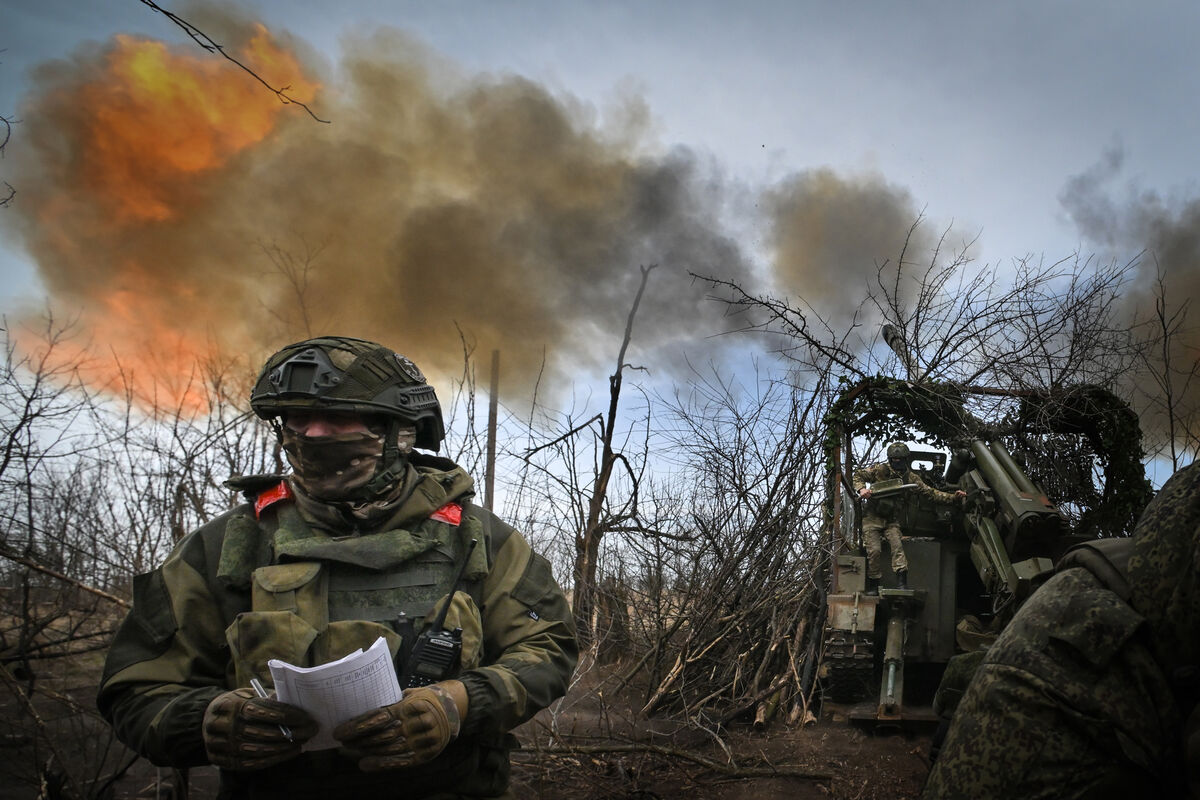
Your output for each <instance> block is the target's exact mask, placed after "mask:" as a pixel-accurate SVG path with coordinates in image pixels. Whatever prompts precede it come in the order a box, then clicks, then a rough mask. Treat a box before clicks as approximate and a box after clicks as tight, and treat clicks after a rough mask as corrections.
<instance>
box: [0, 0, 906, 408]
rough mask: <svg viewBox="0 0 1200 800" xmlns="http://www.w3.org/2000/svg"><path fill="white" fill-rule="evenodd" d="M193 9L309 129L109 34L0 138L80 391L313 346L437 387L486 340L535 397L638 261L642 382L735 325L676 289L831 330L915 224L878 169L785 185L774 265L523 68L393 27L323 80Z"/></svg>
mask: <svg viewBox="0 0 1200 800" xmlns="http://www.w3.org/2000/svg"><path fill="white" fill-rule="evenodd" d="M189 14H192V15H193V18H194V20H195V21H196V22H197V23H199V24H200V25H201V26H202V27H203V29H204V30H206V31H209V32H210V33H213V34H215V36H216V38H218V39H219V40H220V41H221V42H222V44H224V45H225V46H226V48H227V50H228V51H229V52H230V53H232V54H234V55H236V57H238V58H239V60H241V61H242V62H243V63H245V64H246V65H247V66H249V67H251V68H252V69H254V70H255V71H256V72H257V73H258V74H259V75H261V76H262V77H263V78H264V79H265V80H266V81H267V82H269V83H271V84H272V85H274V86H287V87H288V92H289V95H290V96H291V97H293V98H295V99H296V100H298V101H300V102H303V103H306V104H310V105H311V106H312V107H313V108H314V109H315V110H316V111H317V112H319V114H320V116H321V117H322V118H324V119H329V120H331V122H330V124H322V123H319V122H316V121H314V120H313V119H312V118H310V117H309V116H308V115H306V114H304V113H303V111H302V110H300V109H298V108H296V107H295V106H291V107H289V106H288V105H285V104H281V103H278V102H276V100H275V98H273V97H272V96H271V95H270V93H269V92H267V91H266V90H265V89H264V88H263V87H262V86H261V85H260V84H259V83H256V82H255V81H254V80H253V79H251V78H250V77H249V76H247V75H246V74H245V73H244V72H242V71H240V70H238V69H236V68H235V67H234V66H232V65H231V64H229V63H228V62H226V61H224V60H222V59H220V58H216V57H213V56H210V55H208V54H205V53H203V52H201V51H199V50H198V49H197V48H195V47H194V46H192V45H190V44H189V45H186V46H180V47H168V46H166V45H164V44H162V43H160V42H157V41H151V40H146V39H141V38H136V37H128V36H118V37H116V38H114V40H112V41H110V42H108V43H106V44H104V45H94V46H90V47H88V48H85V49H83V50H81V51H79V52H77V53H75V54H74V55H73V56H72V57H71V58H69V59H66V60H62V61H57V62H53V63H50V64H46V65H44V66H43V67H42V68H41V69H40V71H39V72H38V74H37V76H36V90H35V91H34V92H33V94H32V96H31V97H30V98H29V100H28V102H27V104H26V107H25V108H23V109H22V113H21V115H22V119H23V120H24V124H23V125H22V129H21V134H22V136H23V137H24V141H23V143H14V145H13V147H12V148H10V151H9V152H10V154H11V157H12V159H13V161H15V162H16V164H15V165H14V166H15V173H14V174H15V178H16V180H18V181H20V183H19V185H20V189H21V202H20V203H18V204H17V205H16V206H15V208H14V209H13V213H11V214H6V215H4V216H5V219H4V220H2V222H3V224H7V225H9V226H12V227H14V228H16V229H17V230H19V232H20V233H21V236H22V238H23V241H24V243H25V246H26V248H27V249H28V251H29V252H30V253H31V254H32V256H33V257H34V259H35V261H36V263H37V265H38V269H39V271H40V274H41V277H42V280H43V283H44V284H45V286H46V287H47V289H48V291H49V292H50V294H51V298H52V302H53V303H54V305H55V306H56V307H58V308H60V309H64V310H65V311H66V313H68V314H70V315H76V314H78V315H79V316H80V322H81V325H82V326H83V328H84V329H85V330H86V331H87V332H88V334H89V336H90V338H91V351H90V352H91V354H92V357H93V358H94V359H95V361H94V362H93V363H95V364H96V365H97V368H96V370H97V375H98V378H97V379H98V380H102V379H105V378H106V377H108V378H111V377H112V376H113V375H117V374H120V375H122V376H124V377H128V376H129V375H130V374H131V373H132V374H133V375H134V376H135V378H137V377H138V376H142V377H143V378H145V377H146V376H150V377H152V378H154V380H155V381H156V384H157V386H158V388H159V389H160V391H161V390H162V387H164V386H167V387H168V389H169V392H173V393H175V394H179V393H181V392H182V393H186V389H177V388H176V389H170V388H169V387H170V384H171V383H172V381H175V382H176V383H179V384H180V385H184V384H186V380H187V377H186V376H189V375H191V374H193V370H194V365H195V364H196V363H197V359H200V360H202V361H206V362H210V363H211V362H214V361H215V363H217V364H218V365H227V364H237V365H238V368H239V369H241V370H243V371H244V372H250V373H251V374H252V373H253V371H254V370H255V369H256V368H257V365H258V364H261V363H262V359H263V358H264V357H265V356H266V355H267V354H269V353H270V352H273V351H274V350H276V349H278V348H279V347H280V346H282V345H283V344H286V343H288V342H291V341H296V340H299V339H302V338H306V337H308V336H314V335H321V334H329V333H336V334H342V335H351V336H360V337H363V338H368V339H374V340H377V341H380V342H383V343H386V344H388V345H390V346H392V347H394V348H395V349H397V350H398V351H400V352H402V353H405V354H406V355H408V356H409V357H411V358H412V359H413V360H414V361H416V362H417V363H418V364H419V365H420V366H421V367H422V368H423V369H424V370H425V371H426V372H427V373H429V374H430V375H431V377H434V378H435V380H441V381H444V380H445V379H446V378H447V377H451V376H455V375H458V374H460V373H461V371H462V368H463V356H464V346H467V347H473V348H474V352H475V354H476V356H477V357H478V358H479V361H480V363H483V364H486V363H487V361H488V359H489V356H490V351H491V350H493V349H497V350H499V351H500V352H501V361H502V367H501V371H502V374H503V390H504V393H505V394H506V395H507V396H508V398H509V399H524V398H527V397H528V395H529V392H530V391H531V389H532V387H533V385H534V383H535V382H538V381H540V385H541V387H542V389H541V391H542V392H543V396H544V399H545V397H546V396H547V395H549V396H550V397H551V398H552V397H553V396H554V395H555V394H556V393H558V392H561V391H562V390H563V389H564V388H565V387H567V386H569V384H570V381H571V380H572V379H573V378H574V377H575V376H576V375H579V374H585V375H589V376H592V375H595V374H597V373H596V371H597V370H603V371H605V372H607V371H609V370H611V369H612V367H613V359H614V358H615V356H616V353H617V349H618V347H619V344H620V340H621V336H622V335H623V333H624V329H625V323H626V319H627V316H628V314H629V310H630V306H631V304H632V302H633V299H634V296H635V295H636V292H637V288H638V285H639V282H640V280H641V271H640V270H639V267H640V266H643V265H650V264H657V265H658V269H656V270H654V271H653V272H652V273H651V276H650V280H649V283H648V286H647V290H646V293H645V296H644V297H643V300H642V303H641V307H640V309H639V311H638V316H637V320H636V323H635V330H634V340H633V344H632V346H631V350H630V353H629V355H628V360H629V361H630V362H632V363H634V364H649V365H652V366H653V367H654V368H655V369H657V370H658V371H659V373H658V374H659V375H660V376H661V375H662V374H663V372H664V371H670V370H672V369H675V368H677V367H682V366H683V364H684V353H685V352H686V354H687V357H688V358H690V359H692V360H693V362H695V361H697V360H699V361H703V360H706V359H710V358H711V359H719V357H720V355H721V352H722V349H723V344H724V342H726V341H728V339H726V338H722V337H719V336H718V334H720V333H721V332H722V331H724V330H726V329H727V328H729V327H737V323H734V322H730V320H728V319H727V318H725V314H726V311H727V309H726V308H725V307H724V306H723V305H722V304H720V303H718V302H714V301H713V300H712V299H711V297H710V296H709V295H710V291H709V289H708V287H707V286H706V285H705V284H704V282H703V281H695V280H693V279H692V278H691V277H690V276H691V275H692V274H696V275H702V276H706V277H715V278H720V279H723V280H729V281H733V282H735V283H737V284H738V285H740V286H742V287H743V288H745V289H746V290H747V291H751V292H757V291H760V289H759V288H758V285H759V284H764V285H768V286H769V289H770V290H776V291H782V292H783V293H786V294H788V295H789V296H791V297H793V298H797V297H798V298H802V299H803V300H804V301H805V302H807V303H809V304H811V305H812V306H814V307H819V308H820V310H821V314H822V316H824V317H826V318H834V319H836V318H837V317H838V316H839V315H844V314H846V313H848V312H849V311H850V310H852V303H853V304H857V302H859V301H860V300H861V297H862V292H863V288H864V284H865V281H866V280H867V279H869V278H873V277H874V275H875V268H876V264H878V263H880V262H881V261H882V260H884V259H886V258H888V257H894V256H895V255H896V254H897V253H898V252H899V248H900V246H901V244H902V243H903V240H904V234H905V233H906V232H907V229H908V227H909V226H910V225H911V223H912V221H913V220H914V219H915V217H916V211H915V207H914V204H913V202H912V199H911V198H910V197H909V196H908V194H907V193H906V192H904V191H903V190H901V189H898V188H895V187H892V186H889V185H887V184H886V183H885V182H884V181H883V180H882V179H880V178H877V177H871V176H868V177H859V178H842V177H839V176H837V175H835V174H833V173H832V172H830V171H827V170H818V171H813V172H810V173H805V174H802V175H799V176H795V177H794V178H791V179H788V180H786V181H784V182H783V183H781V184H780V185H779V186H777V187H776V188H775V190H774V191H773V192H772V193H771V195H770V197H769V198H768V199H767V206H768V208H769V209H770V210H771V216H770V219H769V220H768V224H769V226H770V233H769V234H768V237H769V240H770V243H771V245H772V248H773V253H772V258H771V262H770V263H769V264H766V265H760V264H756V263H755V260H754V259H753V258H751V257H750V255H748V250H747V249H746V248H744V247H743V246H742V245H741V244H739V242H738V241H735V239H734V237H733V235H732V234H730V233H729V232H728V231H729V230H730V229H729V227H727V225H728V223H727V218H728V212H729V209H730V207H736V206H737V205H738V204H739V203H742V202H744V201H745V200H746V197H747V196H748V194H747V191H746V189H745V187H742V186H740V185H738V184H737V183H736V182H735V181H733V180H730V179H728V178H726V177H725V176H723V175H722V174H720V172H719V170H718V169H716V168H715V167H714V166H712V165H711V164H710V163H709V162H707V161H705V160H704V159H702V158H700V157H698V156H697V155H696V154H694V153H692V152H690V151H688V150H686V149H682V148H680V149H675V150H671V151H669V152H666V153H663V152H661V151H658V150H656V148H655V143H654V142H653V141H651V139H650V137H649V134H648V129H649V121H650V119H651V117H652V114H651V110H650V109H648V108H646V106H645V104H644V103H643V102H642V101H641V100H640V99H639V98H637V97H627V98H625V99H624V100H623V101H622V102H621V103H618V104H616V106H615V107H614V108H612V109H606V110H605V111H604V112H603V113H600V112H598V111H597V110H595V109H593V108H591V107H590V106H588V105H586V104H584V103H581V102H579V101H577V100H575V99H574V98H571V97H569V96H561V95H556V94H553V93H551V92H550V91H549V90H547V89H546V88H544V87H542V86H539V85H537V84H535V83H533V82H531V81H529V80H526V79H523V78H521V77H516V76H487V75H484V76H473V75H464V74H461V72H460V71H459V70H458V69H457V68H456V67H455V66H454V65H453V64H449V63H446V62H445V61H444V60H443V59H440V58H439V57H438V56H437V55H436V54H433V53H431V52H429V51H428V50H426V49H425V48H424V47H423V46H422V45H421V44H419V43H418V42H416V41H414V40H412V39H411V38H409V37H407V36H406V35H404V34H403V33H401V32H398V31H388V30H384V31H372V32H369V33H359V34H357V35H354V36H351V37H349V38H348V39H347V40H346V42H345V44H344V55H343V56H342V58H341V60H340V62H339V63H338V64H337V65H330V64H327V63H325V62H324V61H322V59H321V58H319V57H317V56H316V55H315V54H314V53H312V52H311V51H310V50H309V48H308V47H307V45H305V44H304V43H303V42H299V41H295V40H292V39H290V38H288V37H287V35H286V34H275V33H274V32H271V31H268V30H267V29H266V28H265V27H263V26H261V25H258V24H256V23H253V22H252V21H250V20H247V19H245V18H244V17H242V16H241V15H240V12H237V11H236V10H231V9H229V8H228V7H224V6H214V5H202V6H197V7H195V8H193V9H192V10H190V11H189ZM764 267H765V268H764ZM772 268H774V270H776V272H777V273H778V274H777V275H776V276H775V278H776V279H775V280H772V279H771V276H770V275H769V274H765V273H769V272H770V270H771V269H772ZM850 298H852V299H850ZM464 342H465V345H464ZM185 400H186V398H185ZM196 404H197V405H202V400H201V399H200V398H196Z"/></svg>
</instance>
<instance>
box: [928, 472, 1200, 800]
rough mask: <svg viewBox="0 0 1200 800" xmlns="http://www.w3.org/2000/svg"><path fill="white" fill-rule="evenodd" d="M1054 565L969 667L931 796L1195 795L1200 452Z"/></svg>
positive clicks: (1199, 752) (1198, 774)
mask: <svg viewBox="0 0 1200 800" xmlns="http://www.w3.org/2000/svg"><path fill="white" fill-rule="evenodd" d="M1058 569H1059V571H1058V574H1057V575H1055V576H1054V577H1053V578H1051V579H1050V580H1049V581H1048V582H1047V583H1046V584H1045V585H1043V586H1042V587H1041V588H1040V589H1038V591H1037V592H1036V593H1035V594H1034V595H1033V596H1032V597H1031V598H1030V599H1029V600H1027V601H1026V603H1025V605H1024V606H1022V608H1021V609H1020V611H1018V612H1017V614H1016V616H1015V617H1014V618H1013V620H1012V622H1010V623H1009V624H1008V626H1007V627H1006V628H1005V630H1004V632H1003V633H1001V635H1000V637H999V638H998V639H997V640H996V642H995V643H994V644H993V645H992V647H991V648H990V649H989V650H988V652H987V655H986V656H985V657H984V660H983V663H982V665H981V666H980V667H979V668H978V670H977V671H976V672H975V675H974V678H973V679H972V681H971V683H970V686H969V687H968V688H967V691H966V694H965V696H964V697H963V699H962V702H961V703H960V704H959V706H958V708H957V710H956V711H955V714H954V718H953V721H952V722H951V725H950V730H949V733H948V735H947V737H946V741H945V744H944V745H943V746H942V749H941V753H940V755H939V756H938V759H937V761H936V762H935V763H934V766H933V771H932V772H931V774H930V776H929V781H928V783H927V785H926V788H925V795H924V796H925V798H927V800H941V799H942V798H947V799H948V798H974V799H975V800H989V798H996V799H997V800H999V798H1013V797H1021V798H1110V797H1111V798H1126V797H1164V798H1167V797H1171V798H1176V797H1192V798H1200V709H1198V707H1197V700H1198V699H1200V463H1196V464H1192V465H1191V466H1189V467H1187V468H1185V469H1183V470H1180V471H1179V472H1178V473H1176V474H1175V476H1174V477H1172V478H1171V480H1169V481H1168V482H1167V483H1166V485H1165V486H1163V488H1162V491H1161V492H1160V493H1159V495H1158V496H1157V497H1156V498H1155V499H1154V500H1153V501H1152V502H1151V503H1150V505H1149V506H1148V507H1147V509H1146V512H1145V513H1144V514H1143V516H1142V518H1141V520H1140V521H1139V522H1138V525H1137V528H1136V529H1135V531H1134V534H1133V537H1132V538H1130V539H1109V540H1099V541H1096V542H1092V543H1089V544H1087V545H1083V546H1081V547H1080V548H1077V549H1075V550H1073V551H1071V552H1070V553H1068V554H1067V555H1066V556H1065V557H1064V558H1063V560H1062V561H1061V562H1060V564H1059V568H1058Z"/></svg>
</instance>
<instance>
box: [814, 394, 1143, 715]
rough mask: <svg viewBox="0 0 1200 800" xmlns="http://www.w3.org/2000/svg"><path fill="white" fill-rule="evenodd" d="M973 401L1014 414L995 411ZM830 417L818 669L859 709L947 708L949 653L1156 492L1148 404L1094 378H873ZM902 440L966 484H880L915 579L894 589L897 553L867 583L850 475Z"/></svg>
mask: <svg viewBox="0 0 1200 800" xmlns="http://www.w3.org/2000/svg"><path fill="white" fill-rule="evenodd" d="M973 405H982V406H987V407H989V408H990V410H991V411H992V412H993V416H997V413H998V415H999V419H1000V420H1001V421H1000V422H998V423H993V424H985V423H984V422H983V421H981V418H980V417H979V416H977V415H976V414H975V413H974V412H973V411H972V407H973ZM998 409H999V412H997V410H998ZM827 424H828V436H827V438H826V455H827V458H828V485H827V505H826V514H827V521H828V525H827V528H826V530H827V534H828V536H829V546H830V550H831V552H832V558H831V561H830V569H829V574H828V587H827V588H828V594H827V597H826V604H825V608H826V614H825V621H824V631H823V635H824V642H823V652H822V661H821V668H820V676H821V680H822V687H823V698H824V701H825V704H826V707H827V708H828V709H830V710H832V711H833V712H834V713H835V714H837V715H839V716H844V717H846V718H848V719H850V720H858V721H862V722H867V723H871V724H874V725H896V726H904V727H912V726H914V725H919V724H920V723H924V722H928V723H932V722H935V721H936V715H935V714H934V713H933V709H932V707H931V705H932V698H933V694H934V691H935V689H936V688H937V686H938V683H939V681H940V680H941V677H942V674H943V672H944V670H945V667H946V663H947V662H948V661H949V660H950V659H951V657H953V656H954V655H955V654H957V653H962V652H967V651H970V650H974V649H981V648H986V646H987V645H988V644H989V643H990V642H991V641H992V640H993V639H994V638H995V636H996V634H998V633H999V630H1000V629H1001V628H1002V627H1003V625H1004V624H1005V623H1006V622H1007V620H1008V619H1009V618H1010V617H1011V616H1012V613H1013V611H1014V610H1015V609H1016V607H1017V606H1018V605H1019V604H1020V603H1021V602H1022V601H1023V600H1024V599H1025V598H1026V597H1028V596H1029V595H1030V594H1031V593H1032V592H1033V591H1034V590H1035V589H1036V588H1037V587H1038V586H1039V585H1040V584H1041V583H1042V582H1043V581H1044V580H1045V579H1046V578H1048V577H1049V576H1050V574H1051V573H1052V570H1053V564H1054V562H1055V560H1057V558H1058V557H1059V556H1060V555H1061V554H1062V553H1063V552H1064V551H1065V550H1066V549H1067V548H1068V547H1069V546H1071V545H1072V544H1074V543H1076V542H1078V541H1081V540H1083V539H1087V538H1094V537H1097V536H1112V535H1125V534H1127V533H1128V532H1129V530H1131V529H1132V526H1133V523H1134V521H1135V520H1136V518H1137V515H1138V514H1139V513H1140V511H1141V508H1142V507H1144V505H1145V503H1146V502H1147V501H1148V500H1149V488H1148V484H1147V483H1146V481H1145V478H1144V475H1143V473H1142V467H1141V448H1140V438H1141V436H1140V431H1139V429H1138V427H1137V420H1136V416H1134V415H1133V414H1132V412H1130V411H1129V409H1128V408H1127V407H1126V406H1125V404H1124V403H1123V402H1121V401H1120V400H1119V399H1117V398H1116V397H1115V396H1113V395H1112V394H1111V393H1109V392H1107V391H1106V390H1103V389H1099V388H1097V387H1078V388H1076V389H1072V390H1070V391H1067V392H1058V393H1050V392H1043V393H1038V392H1016V391H1002V390H998V389H989V388H978V387H975V388H964V387H958V386H952V385H946V384H935V383H932V382H911V381H899V380H894V379H890V378H873V379H868V380H865V381H862V382H860V383H858V384H856V385H854V386H851V387H850V388H848V389H847V390H846V391H845V392H843V394H842V396H841V397H840V398H839V400H838V402H837V403H836V404H835V405H834V410H833V412H832V413H831V414H830V415H829V417H828V418H827ZM889 440H907V441H914V442H920V443H928V444H930V445H936V446H926V447H922V446H920V445H918V446H916V447H910V449H911V450H912V451H913V453H912V456H913V465H912V466H913V470H914V472H916V473H917V474H918V475H920V476H921V477H922V479H923V480H924V481H925V482H926V483H927V484H929V485H930V486H933V487H934V488H937V489H941V490H944V491H954V490H957V489H961V490H963V491H965V492H966V493H967V497H966V498H965V500H964V501H963V502H962V503H961V505H959V504H955V505H939V504H935V503H934V502H932V501H931V500H929V499H927V498H924V497H921V496H919V495H917V494H916V493H913V492H912V491H911V489H910V487H906V486H905V485H903V484H901V483H900V482H899V481H893V482H880V483H878V484H875V485H873V486H872V499H871V502H872V503H875V504H876V506H875V507H876V509H878V510H886V511H888V512H890V513H891V514H892V515H894V516H895V517H896V518H898V520H899V522H900V525H901V529H902V531H903V535H904V548H905V552H906V555H907V559H908V565H909V568H908V586H909V588H907V589H900V588H897V580H896V576H895V575H894V574H893V573H892V572H891V570H890V567H889V565H888V563H887V562H888V561H889V559H888V558H887V557H886V555H887V554H886V551H885V557H884V559H883V562H884V563H883V578H882V581H881V584H880V588H879V590H878V593H877V594H869V593H868V591H867V580H866V557H865V553H864V552H863V550H862V549H861V517H862V514H863V508H862V505H861V502H860V501H859V499H858V496H857V493H856V492H855V490H854V487H853V485H852V476H853V474H854V471H855V470H856V469H858V468H860V467H862V466H865V463H859V462H858V459H859V458H862V459H863V461H864V462H867V463H869V462H868V461H867V459H868V458H869V457H870V456H871V454H872V453H878V452H879V448H880V447H881V445H882V444H886V442H887V441H889ZM948 454H949V456H948ZM874 460H876V459H873V458H871V459H870V461H874ZM1034 475H1036V478H1035V477H1034ZM1044 487H1045V488H1044ZM1046 489H1051V490H1052V491H1051V492H1047V491H1046ZM885 506H891V508H886V509H885V508H884V507H885Z"/></svg>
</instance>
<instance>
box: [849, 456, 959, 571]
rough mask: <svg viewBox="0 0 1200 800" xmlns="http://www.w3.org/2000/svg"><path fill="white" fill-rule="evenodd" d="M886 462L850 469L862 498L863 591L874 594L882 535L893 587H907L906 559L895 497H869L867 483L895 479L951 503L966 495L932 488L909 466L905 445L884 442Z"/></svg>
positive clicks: (909, 458) (912, 488)
mask: <svg viewBox="0 0 1200 800" xmlns="http://www.w3.org/2000/svg"><path fill="white" fill-rule="evenodd" d="M887 458H888V460H887V461H884V462H881V463H879V464H873V465H872V466H869V467H863V468H861V469H857V470H855V471H854V489H855V491H857V492H858V496H859V497H860V498H862V499H863V500H864V501H865V512H864V514H863V520H862V537H863V547H865V548H866V551H867V593H868V594H875V593H877V592H878V590H879V580H880V578H881V577H882V576H883V568H882V565H881V563H880V561H881V557H882V555H883V541H882V540H883V538H884V537H885V536H886V537H887V543H888V548H889V549H890V550H891V551H892V571H893V572H895V573H896V581H897V586H898V588H900V589H907V588H908V559H907V558H905V556H904V543H903V542H902V541H901V540H900V535H901V530H900V521H899V519H898V512H899V510H900V505H899V504H900V503H901V502H903V501H902V500H899V499H890V500H888V501H886V502H882V501H880V500H875V501H872V500H871V495H872V494H873V493H872V491H871V486H869V485H868V484H870V485H874V484H876V483H878V482H879V481H887V480H899V481H900V482H901V483H903V484H911V491H913V492H916V493H917V494H920V495H921V496H923V497H928V498H929V499H931V500H933V501H935V502H938V503H953V502H955V501H956V500H958V499H960V498H963V497H966V496H967V493H966V492H964V491H961V490H960V491H956V492H943V491H939V490H937V489H934V488H933V487H932V486H930V485H929V484H927V483H925V481H923V480H921V477H920V476H919V475H917V473H916V472H914V471H913V470H912V468H911V466H910V464H911V453H910V452H909V449H908V445H906V444H904V443H903V442H896V443H894V444H891V445H888V449H887Z"/></svg>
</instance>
